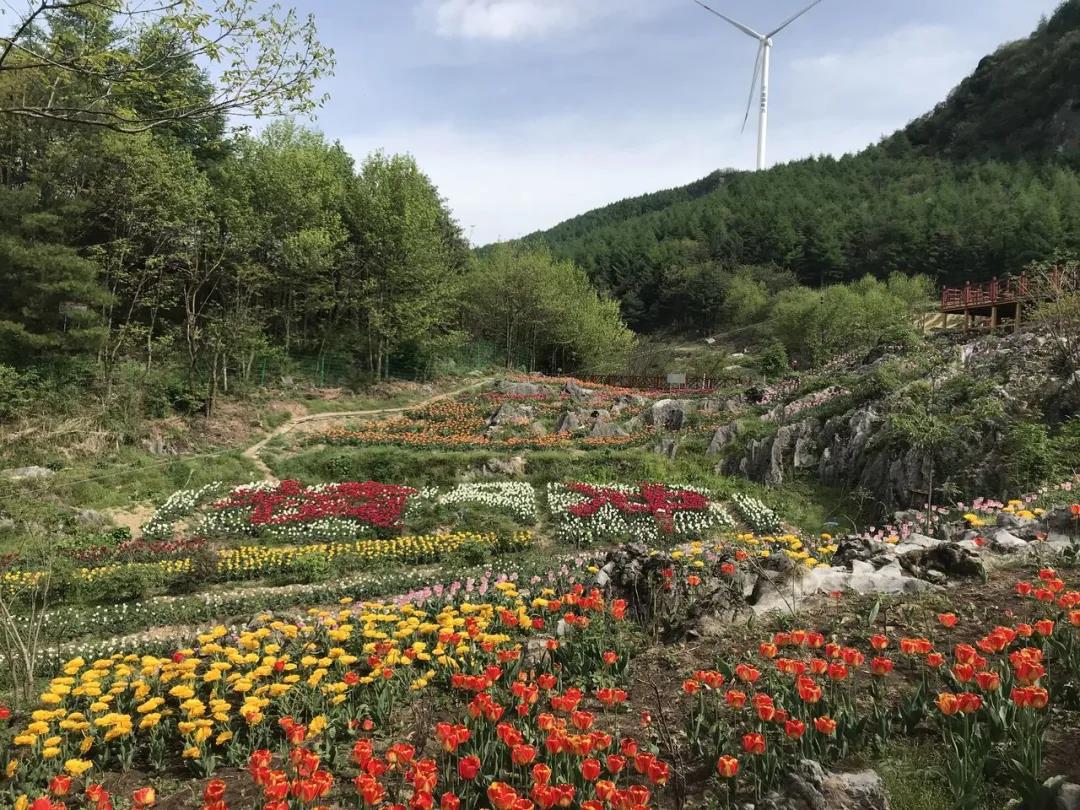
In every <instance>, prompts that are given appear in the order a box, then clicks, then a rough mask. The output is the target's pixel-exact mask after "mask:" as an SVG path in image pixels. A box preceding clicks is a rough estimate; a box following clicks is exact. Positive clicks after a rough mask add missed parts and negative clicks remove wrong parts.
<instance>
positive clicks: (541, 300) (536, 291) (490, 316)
mask: <svg viewBox="0 0 1080 810" xmlns="http://www.w3.org/2000/svg"><path fill="white" fill-rule="evenodd" d="M463 302H464V306H465V309H466V318H467V323H468V325H469V327H470V330H471V331H472V332H473V333H474V334H478V335H481V336H483V337H485V338H487V339H488V340H490V341H491V342H492V343H494V344H495V345H496V346H498V347H499V349H500V350H501V351H502V352H503V356H504V357H505V362H506V365H507V366H516V365H519V364H520V365H524V366H526V367H527V368H529V369H530V370H531V369H536V368H547V369H549V370H551V371H555V370H557V369H560V368H565V369H582V368H584V369H588V370H593V371H596V370H605V369H618V368H621V367H622V365H623V363H624V362H625V360H626V357H627V356H628V354H629V351H630V349H631V347H632V344H633V335H632V333H631V332H630V331H629V330H628V329H627V328H626V325H625V323H624V322H623V320H622V316H621V315H620V312H619V307H618V304H617V302H615V301H613V300H611V299H608V298H605V297H603V296H601V295H600V294H599V293H598V292H597V291H596V289H595V288H594V287H593V286H592V284H591V283H590V282H589V279H588V278H587V276H586V275H585V273H584V272H583V271H582V270H580V269H579V268H578V267H576V266H575V265H574V264H573V263H572V262H569V261H559V260H557V259H554V258H553V257H552V256H551V254H550V253H549V252H548V251H547V250H544V249H543V248H528V247H524V246H521V245H500V246H498V247H497V248H496V249H495V250H493V251H491V252H490V253H488V254H487V255H485V256H483V257H482V258H480V259H479V260H478V261H477V262H476V263H475V265H474V266H473V268H472V270H471V271H470V272H469V274H468V277H467V278H466V282H465V295H464V297H463Z"/></svg>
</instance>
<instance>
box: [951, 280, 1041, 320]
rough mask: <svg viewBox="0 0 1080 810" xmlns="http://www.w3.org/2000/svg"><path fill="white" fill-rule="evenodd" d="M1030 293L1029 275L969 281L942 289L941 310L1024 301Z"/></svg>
mask: <svg viewBox="0 0 1080 810" xmlns="http://www.w3.org/2000/svg"><path fill="white" fill-rule="evenodd" d="M1028 294H1029V290H1028V279H1027V276H1025V275H1021V276H1020V277H1019V278H1006V279H1002V280H1000V281H999V280H998V279H997V278H993V279H991V280H990V281H986V282H983V283H982V284H972V283H971V282H970V281H969V282H967V283H966V284H965V285H964V286H963V287H945V288H943V289H942V291H941V311H942V312H948V311H955V310H958V309H975V308H976V307H988V306H993V305H994V304H1011V303H1013V302H1015V301H1022V300H1023V299H1025V298H1027V297H1028Z"/></svg>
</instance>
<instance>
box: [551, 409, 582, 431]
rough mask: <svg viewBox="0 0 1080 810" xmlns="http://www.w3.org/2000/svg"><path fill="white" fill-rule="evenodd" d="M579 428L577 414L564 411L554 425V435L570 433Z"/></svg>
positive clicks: (579, 421) (579, 422) (579, 423)
mask: <svg viewBox="0 0 1080 810" xmlns="http://www.w3.org/2000/svg"><path fill="white" fill-rule="evenodd" d="M579 427H581V420H580V419H578V417H577V414H576V413H574V412H573V411H565V412H564V413H562V414H561V415H560V416H559V419H558V421H557V422H556V423H555V432H556V433H570V432H571V431H573V430H577V429H578V428H579Z"/></svg>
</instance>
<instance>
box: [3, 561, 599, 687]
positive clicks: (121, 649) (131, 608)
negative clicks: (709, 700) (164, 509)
mask: <svg viewBox="0 0 1080 810" xmlns="http://www.w3.org/2000/svg"><path fill="white" fill-rule="evenodd" d="M591 562H592V561H591V560H590V559H589V558H587V557H585V556H582V555H564V556H561V557H560V556H556V557H554V558H547V559H544V560H531V559H526V560H518V559H517V558H513V557H501V558H498V559H496V560H494V561H493V562H492V563H489V564H485V565H482V566H466V567H461V568H458V567H448V566H441V567H438V568H436V569H435V570H425V571H418V570H415V569H410V568H401V569H390V570H387V571H380V572H379V573H378V574H359V575H354V576H350V577H343V578H335V579H332V580H329V581H326V582H316V583H311V584H306V585H305V584H301V585H287V586H278V587H269V586H268V587H258V588H252V587H245V588H240V589H237V590H234V591H210V592H207V593H201V594H195V595H191V596H161V597H154V598H151V599H146V600H143V601H141V602H124V603H120V604H115V605H94V606H82V605H79V606H74V605H72V606H64V607H59V608H55V609H54V610H51V611H49V612H48V614H47V616H46V621H45V625H44V629H43V633H44V634H45V636H46V637H47V638H49V639H50V640H52V641H54V642H63V641H66V640H69V639H79V641H76V642H71V643H55V644H53V645H52V646H49V647H45V648H42V649H41V650H40V651H39V655H38V660H39V661H41V665H42V666H43V667H44V668H46V669H54V668H56V667H57V666H59V665H60V664H61V663H63V662H64V661H66V660H68V659H70V658H73V657H82V658H86V659H88V660H92V659H97V658H108V657H110V656H112V655H115V654H117V653H129V652H133V651H146V650H153V651H154V652H155V653H165V652H168V651H171V650H173V649H176V648H177V647H182V646H189V645H190V644H192V643H193V642H194V638H195V635H196V634H195V633H193V632H192V631H191V629H190V627H185V625H189V626H190V625H199V624H206V623H208V622H217V623H220V622H221V621H222V620H223V619H227V618H230V617H236V618H237V619H240V620H242V621H246V620H247V619H248V618H250V617H251V616H252V615H254V614H256V613H257V612H259V611H260V610H274V611H289V610H294V609H297V608H298V607H301V606H304V605H326V604H331V603H335V602H338V601H339V600H342V599H348V600H350V601H365V600H371V599H376V598H386V597H388V595H392V601H394V602H396V603H406V602H411V603H413V604H416V605H423V604H425V603H427V602H429V601H431V600H444V601H445V600H451V599H455V598H456V599H468V598H473V597H483V596H485V595H486V594H488V593H489V592H491V591H492V589H493V588H494V587H495V586H496V585H497V584H498V583H500V582H503V581H508V582H521V583H527V584H528V585H529V586H530V587H534V586H543V587H549V588H567V587H569V586H570V585H572V584H573V583H575V582H578V581H579V579H580V576H581V572H582V571H584V570H585V569H586V568H587V567H590V566H591ZM592 567H594V566H592ZM22 624H23V626H26V621H25V619H24V620H23V621H22ZM165 627H176V628H178V629H177V630H175V631H170V632H162V628H165ZM103 632H104V634H105V635H104V636H102V634H103ZM0 661H2V657H0Z"/></svg>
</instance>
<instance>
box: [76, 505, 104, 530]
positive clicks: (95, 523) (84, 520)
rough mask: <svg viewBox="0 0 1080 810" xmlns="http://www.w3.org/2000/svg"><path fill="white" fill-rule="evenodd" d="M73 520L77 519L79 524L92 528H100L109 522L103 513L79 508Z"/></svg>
mask: <svg viewBox="0 0 1080 810" xmlns="http://www.w3.org/2000/svg"><path fill="white" fill-rule="evenodd" d="M75 520H76V521H78V523H79V525H80V526H86V527H88V528H93V529H100V528H101V527H103V526H108V525H109V522H110V521H109V519H108V518H107V517H105V515H103V514H101V512H97V511H95V510H93V509H80V510H79V511H78V512H76V513H75Z"/></svg>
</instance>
